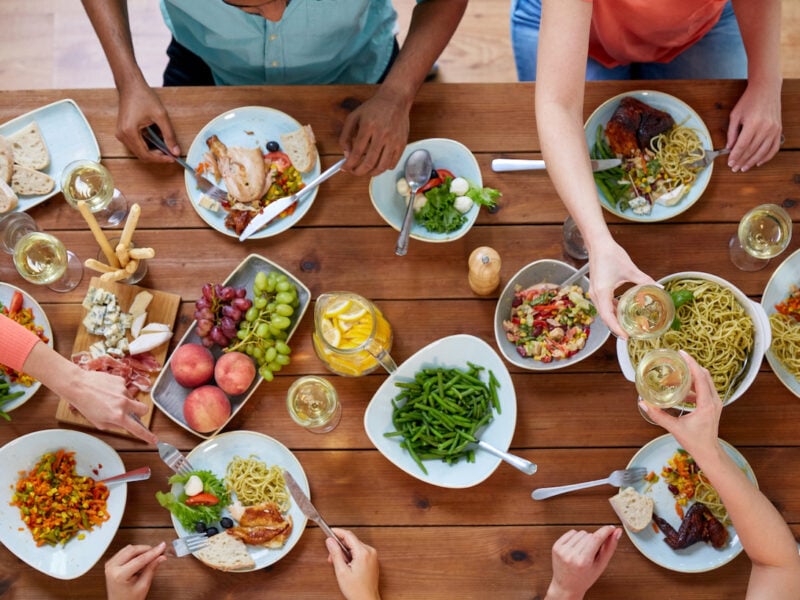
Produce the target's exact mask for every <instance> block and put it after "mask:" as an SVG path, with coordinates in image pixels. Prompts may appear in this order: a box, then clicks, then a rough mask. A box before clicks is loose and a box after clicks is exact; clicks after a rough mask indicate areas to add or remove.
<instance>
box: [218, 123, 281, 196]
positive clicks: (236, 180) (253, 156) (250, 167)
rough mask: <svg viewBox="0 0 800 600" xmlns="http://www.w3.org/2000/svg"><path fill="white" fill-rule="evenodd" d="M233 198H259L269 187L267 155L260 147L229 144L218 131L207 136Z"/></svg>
mask: <svg viewBox="0 0 800 600" xmlns="http://www.w3.org/2000/svg"><path fill="white" fill-rule="evenodd" d="M206 144H207V145H208V147H209V149H210V150H211V152H212V154H213V155H214V158H215V159H216V162H217V166H218V167H219V172H220V174H221V175H222V179H223V180H224V181H225V186H226V187H227V188H228V196H229V197H230V199H231V200H232V201H233V202H241V203H242V204H250V203H253V202H258V200H260V199H261V198H262V197H263V196H264V194H266V193H267V190H268V189H269V185H270V182H269V181H268V178H267V169H266V165H265V164H264V157H263V155H262V154H261V150H259V149H258V148H241V147H239V146H230V147H228V146H226V145H225V144H223V143H222V142H221V141H220V139H219V138H218V137H217V136H216V135H212V136H211V137H210V138H208V139H207V140H206Z"/></svg>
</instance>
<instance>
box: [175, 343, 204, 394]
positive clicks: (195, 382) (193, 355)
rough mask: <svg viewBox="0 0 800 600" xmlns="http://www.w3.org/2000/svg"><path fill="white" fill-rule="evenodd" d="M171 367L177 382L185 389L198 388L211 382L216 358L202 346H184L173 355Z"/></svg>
mask: <svg viewBox="0 0 800 600" xmlns="http://www.w3.org/2000/svg"><path fill="white" fill-rule="evenodd" d="M169 367H170V370H171V371H172V376H173V377H175V381H177V382H178V383H179V384H181V385H182V386H184V387H197V386H199V385H203V384H204V383H208V382H209V381H211V377H212V376H213V375H214V356H213V355H212V354H211V351H210V350H209V349H208V348H206V347H205V346H201V345H200V344H184V345H183V346H179V347H178V349H177V350H175V352H173V354H172V359H171V360H170V361H169Z"/></svg>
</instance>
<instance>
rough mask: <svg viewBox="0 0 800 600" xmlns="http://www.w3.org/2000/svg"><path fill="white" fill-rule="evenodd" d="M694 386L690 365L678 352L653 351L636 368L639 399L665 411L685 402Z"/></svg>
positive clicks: (668, 350)
mask: <svg viewBox="0 0 800 600" xmlns="http://www.w3.org/2000/svg"><path fill="white" fill-rule="evenodd" d="M691 385H692V375H691V373H690V372H689V365H688V364H686V361H685V360H684V359H683V357H682V356H681V355H680V353H679V352H678V351H677V350H672V349H671V348H656V349H654V350H650V351H649V352H648V353H647V354H645V355H644V356H643V357H642V360H641V361H639V364H638V365H636V391H637V392H639V397H640V398H641V399H642V400H644V401H645V402H647V403H648V404H650V405H652V406H656V407H658V408H660V409H662V410H666V409H669V408H673V407H675V406H676V405H678V404H680V403H681V402H683V400H684V398H686V395H687V394H688V393H689V389H690V388H691ZM637 406H638V404H637ZM639 412H640V413H641V414H642V417H644V419H645V420H646V421H648V422H649V423H653V421H652V420H651V419H650V418H649V417H648V416H647V414H646V413H645V412H643V411H642V410H641V409H640V410H639Z"/></svg>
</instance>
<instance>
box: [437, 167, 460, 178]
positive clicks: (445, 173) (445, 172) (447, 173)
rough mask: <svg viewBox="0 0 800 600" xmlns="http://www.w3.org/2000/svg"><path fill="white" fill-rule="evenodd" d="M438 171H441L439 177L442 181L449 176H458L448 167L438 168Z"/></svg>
mask: <svg viewBox="0 0 800 600" xmlns="http://www.w3.org/2000/svg"><path fill="white" fill-rule="evenodd" d="M436 172H437V173H439V179H441V180H442V181H444V180H445V179H447V178H448V177H449V178H450V179H455V178H456V176H455V175H453V172H452V171H448V170H447V169H436Z"/></svg>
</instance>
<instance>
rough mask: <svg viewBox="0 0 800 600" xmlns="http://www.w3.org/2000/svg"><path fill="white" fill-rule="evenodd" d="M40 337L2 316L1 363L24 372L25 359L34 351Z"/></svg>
mask: <svg viewBox="0 0 800 600" xmlns="http://www.w3.org/2000/svg"><path fill="white" fill-rule="evenodd" d="M40 341H41V340H40V339H39V336H37V335H36V334H35V333H33V332H32V331H30V330H28V329H25V327H23V326H22V325H20V324H19V323H17V322H16V321H12V320H11V319H9V318H8V317H6V316H5V315H0V363H2V364H4V365H6V366H7V367H11V368H12V369H15V370H16V371H22V365H24V364H25V359H27V358H28V355H29V354H30V353H31V350H33V347H34V346H35V345H36V342H40Z"/></svg>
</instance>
